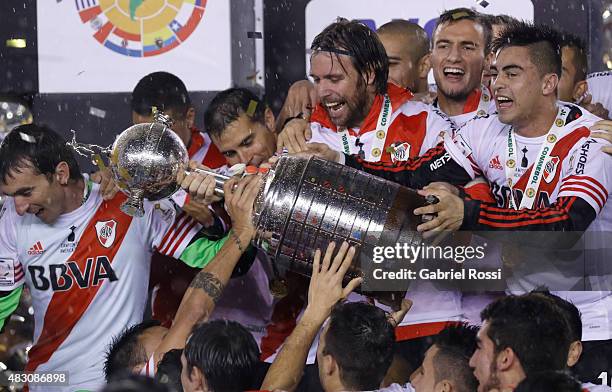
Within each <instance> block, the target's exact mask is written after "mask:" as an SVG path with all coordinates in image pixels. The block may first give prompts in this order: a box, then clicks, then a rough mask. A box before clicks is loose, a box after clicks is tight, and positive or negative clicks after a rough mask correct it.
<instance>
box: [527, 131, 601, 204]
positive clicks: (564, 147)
mask: <svg viewBox="0 0 612 392" xmlns="http://www.w3.org/2000/svg"><path fill="white" fill-rule="evenodd" d="M589 135H590V131H589V130H588V128H586V127H580V128H577V129H575V130H574V131H572V132H571V133H569V134H567V135H565V136H564V137H563V138H561V140H559V141H558V142H557V144H556V145H555V147H554V148H553V150H552V152H551V153H550V156H551V157H558V158H559V160H560V162H563V160H564V159H565V158H566V157H567V154H569V152H570V150H571V149H572V147H574V146H575V145H576V143H577V142H578V140H580V139H582V138H584V137H588V136H589ZM533 165H534V164H533V163H532V164H531V165H530V166H529V167H528V168H527V170H526V171H525V173H523V175H522V176H521V178H520V179H519V180H518V181H517V183H516V185H515V188H518V189H521V190H523V191H524V190H525V187H526V186H527V181H529V175H530V173H531V169H532V167H533ZM560 176H561V165H559V168H558V170H556V172H555V176H554V177H553V179H552V180H551V181H550V182H547V181H542V182H541V183H540V187H539V188H538V190H537V192H538V193H540V192H547V193H548V194H552V192H553V191H554V190H555V188H556V187H557V183H558V182H559V177H560ZM536 200H538V199H537V197H536ZM538 207H541V206H534V208H538ZM526 214H527V213H526Z"/></svg>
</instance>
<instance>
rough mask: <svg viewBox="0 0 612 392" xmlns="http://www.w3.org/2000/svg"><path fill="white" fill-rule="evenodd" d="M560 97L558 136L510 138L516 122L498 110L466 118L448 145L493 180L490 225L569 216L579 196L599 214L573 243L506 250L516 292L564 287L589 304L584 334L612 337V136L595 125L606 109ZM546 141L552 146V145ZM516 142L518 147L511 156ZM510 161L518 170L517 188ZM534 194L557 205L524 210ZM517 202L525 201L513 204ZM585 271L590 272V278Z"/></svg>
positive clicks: (484, 220) (537, 202)
mask: <svg viewBox="0 0 612 392" xmlns="http://www.w3.org/2000/svg"><path fill="white" fill-rule="evenodd" d="M558 105H559V107H560V111H559V116H561V115H562V114H563V116H564V117H563V116H562V117H563V118H561V117H558V118H557V120H556V121H555V123H556V125H554V127H556V131H554V135H555V136H554V137H552V136H551V135H552V134H553V130H551V132H549V134H548V135H544V136H540V137H534V138H528V137H523V136H520V135H517V134H514V139H513V141H509V140H510V139H509V134H510V133H509V132H510V131H509V130H510V128H511V127H510V126H509V125H506V124H502V123H501V122H499V120H498V119H497V117H496V116H490V117H488V118H478V119H474V120H471V121H469V122H468V123H466V125H465V126H464V127H463V128H461V129H460V130H459V132H458V133H456V135H455V137H454V140H452V141H449V140H447V141H446V142H445V145H444V147H445V149H446V150H447V151H448V152H449V153H450V155H451V156H452V157H453V159H454V160H455V161H457V162H463V164H462V166H463V167H464V168H465V169H466V171H467V172H468V173H471V175H472V176H473V177H475V176H479V175H483V176H484V177H485V178H486V179H487V180H488V181H489V184H490V186H491V188H492V190H493V194H494V196H495V198H496V204H497V206H498V207H493V206H490V205H484V204H483V205H482V206H481V209H480V212H479V217H478V219H479V222H480V223H481V224H483V225H487V226H491V227H496V228H502V229H506V230H508V231H509V232H511V231H512V230H513V229H515V228H518V227H521V226H523V227H525V226H526V225H530V224H534V223H537V224H543V225H545V224H552V223H555V222H559V221H560V220H562V219H567V213H566V212H564V211H566V210H567V209H569V208H571V206H572V205H573V203H575V200H576V198H579V199H581V200H583V201H586V202H587V203H588V205H590V206H591V207H592V209H593V210H594V211H595V213H596V214H597V215H596V218H595V220H594V221H593V222H591V224H590V225H589V226H588V229H587V231H586V232H585V234H584V236H583V237H582V240H581V241H580V242H579V244H577V245H576V246H575V247H574V248H573V249H572V250H569V251H562V250H559V251H557V250H553V251H544V250H541V249H536V248H533V247H530V248H527V247H512V248H505V251H504V254H503V255H502V258H503V260H504V262H505V263H506V264H508V263H509V264H510V265H512V266H513V277H512V278H511V279H510V280H509V282H508V284H509V287H510V289H511V291H512V292H514V293H522V292H527V291H530V290H533V289H535V288H537V287H539V286H542V285H544V286H547V287H549V288H550V289H551V290H557V291H555V293H556V294H558V295H560V296H562V297H564V298H566V299H568V300H570V301H572V302H573V303H574V304H575V305H576V306H577V307H578V308H579V309H580V310H581V313H582V316H583V340H606V339H611V338H612V297H611V293H610V291H608V290H609V289H610V287H612V274H611V272H610V271H611V268H610V267H609V260H610V259H611V258H612V249H611V247H610V243H611V241H612V238H610V237H611V234H610V233H611V230H610V229H611V228H612V207H611V206H610V205H608V204H606V201H607V199H608V196H609V190H611V189H612V158H611V157H609V156H608V155H607V154H605V153H603V152H601V151H600V149H601V147H602V146H603V145H604V144H605V143H604V142H602V141H600V140H599V141H598V140H597V139H593V138H590V132H589V127H590V126H591V125H592V124H594V123H595V122H596V121H598V120H599V118H598V117H596V116H594V115H592V114H591V113H589V112H587V111H586V110H584V109H582V108H580V107H578V106H576V105H573V104H566V103H561V102H559V103H558ZM559 120H561V121H559ZM485 135H486V136H485ZM510 143H512V144H510ZM545 146H548V147H549V150H548V151H547V152H546V151H544V149H545ZM509 150H511V151H513V153H512V155H511V157H510V158H509V157H508V155H509ZM466 157H467V158H466ZM534 165H535V166H537V167H538V168H537V169H536V170H533V168H534ZM510 169H511V171H512V172H513V173H515V177H513V178H512V187H511V188H510V186H509V178H508V172H509V170H510ZM537 175H539V178H540V181H539V184H538V183H537V181H535V179H536V177H537ZM534 181H535V182H536V184H535V185H534ZM529 199H531V200H533V207H527V208H534V209H535V208H547V207H549V206H551V205H553V203H555V204H556V205H557V207H556V208H555V209H551V210H550V211H548V212H542V213H535V212H533V213H531V212H522V211H524V210H523V209H522V208H524V207H523V205H524V203H525V201H526V200H529ZM519 203H520V206H519ZM512 205H516V206H517V207H520V209H518V210H516V211H515V210H513V209H510V208H511V207H509V206H512ZM500 208H501V209H500ZM502 209H503V210H502ZM585 249H586V250H585ZM585 274H586V275H587V276H588V277H589V278H588V279H587V280H586V281H585V280H584V275H585ZM559 290H562V291H559ZM570 290H571V291H570ZM580 290H590V291H580Z"/></svg>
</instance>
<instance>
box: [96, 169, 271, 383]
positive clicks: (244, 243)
mask: <svg viewBox="0 0 612 392" xmlns="http://www.w3.org/2000/svg"><path fill="white" fill-rule="evenodd" d="M259 177H260V176H247V177H246V178H244V179H242V180H240V181H238V182H237V181H236V180H235V179H230V180H228V181H227V182H226V183H225V184H224V191H225V193H226V195H225V205H226V206H227V210H228V213H229V214H230V216H231V217H232V232H231V234H230V238H229V239H228V240H227V241H226V242H225V243H224V244H223V246H222V247H221V248H220V249H219V251H218V252H217V253H216V254H215V256H214V258H213V259H212V260H211V261H210V262H209V263H208V264H206V266H205V267H204V268H203V269H202V270H200V271H199V272H198V274H197V275H196V276H195V277H194V279H193V281H192V282H191V283H190V285H189V288H188V289H187V291H186V292H185V295H184V296H183V299H182V301H181V305H180V307H179V309H178V311H177V313H176V316H175V318H174V320H173V322H172V326H171V327H170V328H165V327H162V326H160V325H159V322H149V321H145V322H144V323H142V324H138V325H135V326H131V327H129V328H127V329H126V330H124V331H123V332H122V333H121V334H120V335H118V336H115V337H113V342H112V344H111V345H110V346H109V349H108V353H107V355H106V361H105V365H104V370H105V375H106V379H107V381H110V379H112V378H113V377H115V376H116V375H117V374H121V373H122V372H133V373H141V374H145V375H148V376H151V377H152V376H154V375H156V373H157V364H158V363H159V362H160V361H161V359H162V358H163V356H164V354H165V353H166V352H168V351H170V350H173V349H182V348H184V347H185V343H186V341H187V338H188V337H189V334H190V333H191V331H192V329H193V327H194V325H196V324H197V323H199V322H202V321H206V320H208V319H209V318H211V317H213V318H220V317H219V316H220V315H219V314H218V312H217V314H215V312H214V310H215V307H216V306H217V304H219V302H220V301H221V300H222V298H223V297H224V296H225V297H237V298H240V299H244V298H243V297H242V296H241V295H240V293H239V292H237V289H239V288H240V287H237V286H235V285H234V287H231V286H232V284H233V282H232V284H230V278H231V276H232V273H233V271H234V269H235V268H236V265H237V263H238V261H239V260H240V258H241V256H242V254H243V253H245V252H246V251H247V248H248V244H249V242H250V241H251V239H252V238H253V236H254V234H255V228H254V227H253V223H252V218H251V217H252V213H253V202H254V200H255V197H256V196H257V194H258V191H259V188H260V186H261V182H260V181H259ZM234 185H236V189H235V190H234V191H233V192H232V189H233V187H234ZM194 196H195V197H197V193H194ZM228 286H229V287H230V290H229V291H228V292H227V293H224V291H225V288H226V287H228ZM232 289H233V291H232ZM246 289H247V290H245V291H247V294H251V295H256V294H257V293H256V292H253V291H249V290H248V287H246ZM224 294H226V295H224ZM237 310H238V309H234V313H237ZM226 316H227V317H228V318H232V316H234V317H236V315H235V314H232V313H229V314H226ZM242 320H243V321H248V320H245V319H244V318H242ZM247 325H248V324H247ZM249 326H250V325H249Z"/></svg>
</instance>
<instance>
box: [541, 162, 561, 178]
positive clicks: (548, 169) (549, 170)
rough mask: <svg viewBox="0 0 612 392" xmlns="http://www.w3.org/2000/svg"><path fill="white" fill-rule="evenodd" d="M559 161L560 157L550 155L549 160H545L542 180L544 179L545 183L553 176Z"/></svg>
mask: <svg viewBox="0 0 612 392" xmlns="http://www.w3.org/2000/svg"><path fill="white" fill-rule="evenodd" d="M560 161H561V159H559V157H550V160H549V161H548V162H546V165H545V166H544V181H546V183H547V184H550V183H551V181H552V180H553V179H554V178H555V174H557V167H558V166H559V162H560Z"/></svg>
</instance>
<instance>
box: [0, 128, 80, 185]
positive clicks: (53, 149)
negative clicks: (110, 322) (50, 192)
mask: <svg viewBox="0 0 612 392" xmlns="http://www.w3.org/2000/svg"><path fill="white" fill-rule="evenodd" d="M61 162H66V163H67V164H68V168H69V169H70V179H71V180H78V179H81V178H82V176H81V169H80V168H79V164H78V162H77V160H76V158H75V156H74V153H73V152H72V150H71V149H70V147H68V146H66V141H65V140H64V139H63V138H62V137H61V136H60V135H59V134H58V133H57V132H55V131H53V130H52V129H51V128H48V127H46V126H42V125H37V124H27V125H20V126H18V127H16V128H14V129H13V130H12V131H11V132H9V134H8V135H6V137H5V138H4V140H3V141H2V144H1V145H0V179H1V180H2V182H3V183H5V184H6V183H8V181H9V179H11V178H14V176H13V175H14V173H21V171H22V169H25V168H32V169H33V170H34V172H35V173H36V174H44V175H45V176H47V177H48V178H49V180H50V179H51V177H52V175H53V174H54V173H55V169H56V167H57V165H59V164H60V163H61Z"/></svg>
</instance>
